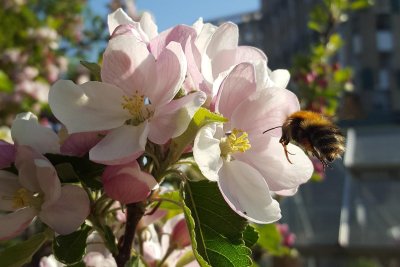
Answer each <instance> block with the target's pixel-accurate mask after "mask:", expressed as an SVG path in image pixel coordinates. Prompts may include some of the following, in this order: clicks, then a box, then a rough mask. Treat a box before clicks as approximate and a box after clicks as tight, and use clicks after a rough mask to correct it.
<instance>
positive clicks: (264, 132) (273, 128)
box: [263, 126, 282, 134]
mask: <svg viewBox="0 0 400 267" xmlns="http://www.w3.org/2000/svg"><path fill="white" fill-rule="evenodd" d="M277 128H282V126H276V127H274V128H271V129H268V130H266V131H264V132H263V134H265V133H266V132H269V131H271V130H274V129H277Z"/></svg>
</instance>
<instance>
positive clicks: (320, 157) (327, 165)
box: [312, 147, 331, 170]
mask: <svg viewBox="0 0 400 267" xmlns="http://www.w3.org/2000/svg"><path fill="white" fill-rule="evenodd" d="M312 154H313V155H314V156H315V157H316V158H317V159H318V160H319V161H321V163H322V166H323V168H324V170H325V169H326V168H327V167H329V168H330V167H331V165H329V163H328V161H327V160H326V158H324V157H322V156H321V153H319V152H318V151H317V150H316V149H315V148H314V147H313V148H312Z"/></svg>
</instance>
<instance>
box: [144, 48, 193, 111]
mask: <svg viewBox="0 0 400 267" xmlns="http://www.w3.org/2000/svg"><path fill="white" fill-rule="evenodd" d="M186 71H187V62H186V57H185V54H184V53H183V50H182V47H181V45H180V44H179V43H176V42H170V43H169V44H168V46H167V47H166V48H165V49H164V50H163V51H162V53H161V54H160V56H159V57H158V58H157V62H156V72H155V74H156V79H155V82H156V83H155V84H154V83H152V85H151V84H148V86H147V87H146V89H147V90H146V91H145V92H144V95H145V96H148V97H149V98H150V102H151V104H153V105H155V106H160V105H165V104H167V103H168V102H170V101H171V100H172V99H173V98H174V96H175V95H176V94H177V93H178V91H179V89H180V88H181V87H182V84H183V81H184V80H185V75H186Z"/></svg>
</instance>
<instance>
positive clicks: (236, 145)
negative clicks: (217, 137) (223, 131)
mask: <svg viewBox="0 0 400 267" xmlns="http://www.w3.org/2000/svg"><path fill="white" fill-rule="evenodd" d="M248 136H249V135H248V134H247V133H246V132H244V131H242V130H238V129H236V128H235V129H233V130H232V132H231V133H228V134H227V135H226V137H224V138H222V140H221V143H220V148H221V155H222V156H223V157H225V158H228V157H229V156H230V155H231V154H233V153H236V152H245V151H246V150H249V149H250V148H251V145H250V141H249V138H248Z"/></svg>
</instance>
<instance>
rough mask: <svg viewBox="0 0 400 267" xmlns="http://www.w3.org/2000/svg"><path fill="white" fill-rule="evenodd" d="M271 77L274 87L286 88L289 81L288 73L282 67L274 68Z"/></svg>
mask: <svg viewBox="0 0 400 267" xmlns="http://www.w3.org/2000/svg"><path fill="white" fill-rule="evenodd" d="M271 79H272V81H273V82H274V84H275V86H276V87H279V88H286V86H287V85H288V83H289V79H290V73H289V72H288V71H287V70H284V69H278V70H274V71H273V72H272V73H271Z"/></svg>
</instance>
